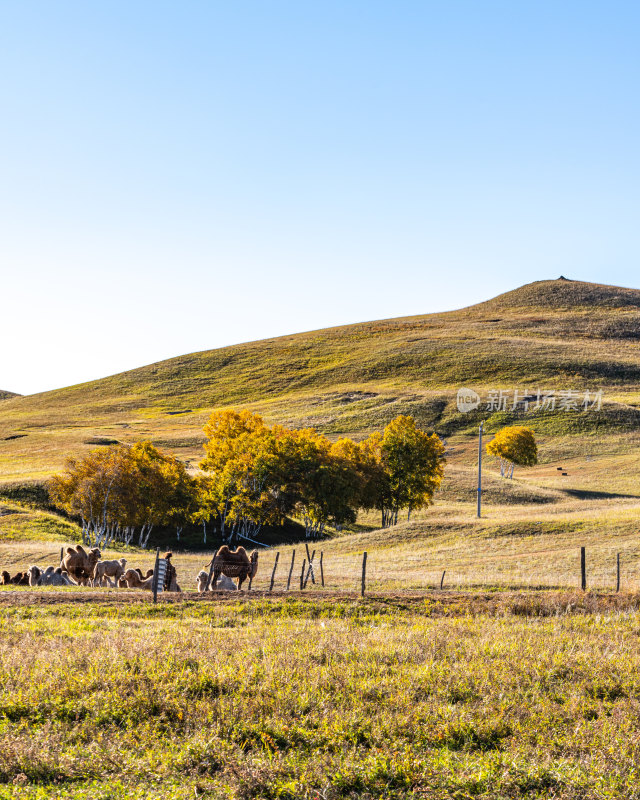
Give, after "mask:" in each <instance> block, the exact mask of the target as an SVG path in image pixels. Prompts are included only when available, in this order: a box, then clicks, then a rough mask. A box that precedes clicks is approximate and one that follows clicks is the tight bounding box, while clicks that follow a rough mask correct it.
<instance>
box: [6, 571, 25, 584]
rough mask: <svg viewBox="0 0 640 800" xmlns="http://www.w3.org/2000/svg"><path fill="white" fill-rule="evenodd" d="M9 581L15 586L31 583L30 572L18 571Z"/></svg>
mask: <svg viewBox="0 0 640 800" xmlns="http://www.w3.org/2000/svg"><path fill="white" fill-rule="evenodd" d="M9 583H12V584H13V585H14V586H28V585H29V573H28V572H18V573H16V574H15V575H14V576H13V578H11V579H10V580H9Z"/></svg>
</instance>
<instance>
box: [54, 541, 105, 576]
mask: <svg viewBox="0 0 640 800" xmlns="http://www.w3.org/2000/svg"><path fill="white" fill-rule="evenodd" d="M66 553H67V554H66V555H65V557H64V558H63V559H62V564H61V565H60V566H61V567H62V569H63V570H65V571H66V572H68V573H69V575H70V576H71V577H72V578H73V579H74V580H75V582H76V583H79V584H80V585H82V586H84V585H85V584H88V583H89V581H90V580H91V578H92V577H93V570H94V568H95V566H96V564H97V563H98V561H99V560H100V556H101V553H100V551H99V550H98V548H97V547H92V548H91V550H89V552H88V553H87V551H86V550H85V549H84V547H82V545H80V544H77V545H76V546H75V547H67V551H66Z"/></svg>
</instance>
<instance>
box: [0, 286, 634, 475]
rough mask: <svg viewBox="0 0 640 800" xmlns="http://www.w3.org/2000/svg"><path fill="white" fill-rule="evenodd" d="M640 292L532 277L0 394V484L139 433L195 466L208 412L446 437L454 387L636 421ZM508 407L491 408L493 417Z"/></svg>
mask: <svg viewBox="0 0 640 800" xmlns="http://www.w3.org/2000/svg"><path fill="white" fill-rule="evenodd" d="M639 339H640V291H638V290H635V289H625V288H619V287H612V286H604V285H599V284H591V283H583V282H579V281H569V280H566V279H559V280H552V281H538V282H536V283H531V284H528V285H526V286H523V287H521V288H519V289H516V290H514V291H512V292H507V293H506V294H503V295H500V296H498V297H496V298H493V299H492V300H488V301H487V302H484V303H480V304H478V305H475V306H470V307H468V308H464V309H461V310H458V311H451V312H447V313H441V314H428V315H424V316H416V317H407V318H400V319H389V320H380V321H375V322H364V323H359V324H355V325H348V326H343V327H339V328H330V329H326V330H319V331H312V332H308V333H301V334H296V335H292V336H285V337H281V338H278V339H267V340H264V341H259V342H250V343H246V344H240V345H236V346H233V347H226V348H222V349H218V350H209V351H204V352H200V353H192V354H189V355H185V356H181V357H178V358H173V359H169V360H167V361H162V362H159V363H156V364H151V365H149V366H145V367H141V368H139V369H136V370H132V371H129V372H124V373H121V374H119V375H114V376H111V377H108V378H104V379H102V380H98V381H93V382H90V383H86V384H81V385H78V386H72V387H68V388H65V389H59V390H56V391H51V392H46V393H42V394H37V395H31V396H28V397H12V398H8V399H6V400H4V401H3V403H2V411H3V413H2V416H1V418H0V481H5V482H6V481H9V482H15V481H23V480H26V479H40V478H42V477H44V476H46V475H47V474H50V473H51V472H52V471H55V470H56V469H58V468H59V467H60V465H61V464H62V462H63V460H64V457H65V456H66V455H69V454H72V453H82V452H85V451H87V450H88V449H90V448H91V447H95V446H99V445H100V444H107V443H110V442H113V441H131V440H134V439H139V438H150V439H152V440H153V441H154V442H156V444H158V445H160V446H164V447H167V448H170V449H172V450H174V451H175V452H177V453H178V454H179V455H180V456H181V457H183V458H184V459H185V460H190V461H196V460H197V459H198V458H199V454H200V444H201V442H202V433H201V431H202V425H203V423H204V421H205V420H206V418H207V416H208V415H209V414H210V412H211V410H212V409H214V408H219V407H223V406H235V407H239V406H246V407H249V408H251V409H252V410H255V411H258V412H260V413H261V414H263V415H264V416H265V417H266V418H267V419H268V420H269V421H279V422H283V423H286V424H290V425H294V426H306V425H312V426H315V427H318V428H320V429H321V430H323V431H324V432H326V433H327V434H330V435H338V434H342V433H346V434H352V435H355V436H359V435H362V434H364V433H366V432H367V431H368V430H371V429H373V428H380V427H382V426H383V425H384V424H385V423H386V422H387V421H388V420H389V419H391V418H393V417H394V416H395V415H397V414H398V413H411V414H413V415H414V416H416V418H417V419H418V420H419V421H420V422H421V424H423V425H424V426H425V427H428V428H432V429H435V430H437V431H438V432H439V433H441V434H443V435H446V436H451V435H455V434H456V433H465V432H470V431H472V430H473V429H475V426H476V425H477V422H478V420H479V419H480V418H481V417H482V416H487V415H486V414H483V413H481V412H479V411H476V412H472V413H470V414H460V413H459V412H458V410H457V408H456V392H457V389H458V388H459V387H461V386H467V387H472V388H473V389H475V390H476V391H477V392H479V393H480V394H483V393H484V394H486V393H487V392H488V391H489V390H490V389H505V390H514V389H516V388H518V389H520V390H524V389H527V390H528V391H535V390H536V388H543V389H555V390H558V391H560V390H567V389H574V390H575V391H576V392H584V391H585V390H587V389H588V390H591V391H592V390H596V389H603V390H604V405H603V408H602V410H601V411H599V412H598V411H595V410H592V411H589V412H577V411H572V412H560V413H558V412H556V413H554V414H553V415H548V414H542V413H541V414H538V415H537V416H535V417H534V416H533V415H531V414H529V415H528V417H527V420H528V421H530V422H531V423H532V424H533V425H534V427H537V429H538V430H539V432H540V433H543V434H544V433H554V434H580V435H583V434H588V433H595V432H598V433H599V435H602V434H607V433H617V432H620V431H632V430H636V429H640V409H639V407H640V353H639V351H638V340H639ZM509 418H511V415H509V414H504V413H503V414H499V415H493V417H492V418H491V421H490V422H491V424H498V422H500V423H502V422H504V421H505V420H506V419H509Z"/></svg>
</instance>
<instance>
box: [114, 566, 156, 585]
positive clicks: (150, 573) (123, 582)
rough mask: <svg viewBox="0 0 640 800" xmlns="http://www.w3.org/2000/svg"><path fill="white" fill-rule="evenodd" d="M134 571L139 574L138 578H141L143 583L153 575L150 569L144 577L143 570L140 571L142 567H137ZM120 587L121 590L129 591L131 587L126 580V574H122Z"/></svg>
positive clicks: (119, 582)
mask: <svg viewBox="0 0 640 800" xmlns="http://www.w3.org/2000/svg"><path fill="white" fill-rule="evenodd" d="M127 571H128V570H127ZM133 571H134V572H137V573H138V576H139V577H140V580H141V581H144V580H146V579H147V578H150V577H151V576H152V575H153V570H152V569H148V570H147V571H146V573H145V574H144V575H143V574H142V570H141V569H140V567H135V568H134V570H133ZM118 586H119V587H120V588H121V589H127V588H128V587H129V584H128V583H127V579H126V578H125V576H124V574H122V575H121V577H120V579H119V580H118Z"/></svg>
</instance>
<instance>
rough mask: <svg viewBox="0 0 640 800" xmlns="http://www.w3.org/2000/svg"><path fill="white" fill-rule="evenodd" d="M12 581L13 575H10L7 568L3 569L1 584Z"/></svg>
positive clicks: (0, 573) (0, 576) (5, 584)
mask: <svg viewBox="0 0 640 800" xmlns="http://www.w3.org/2000/svg"><path fill="white" fill-rule="evenodd" d="M10 583H11V575H9V573H8V572H7V570H6V569H3V570H2V572H0V586H7V585H8V584H10Z"/></svg>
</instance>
